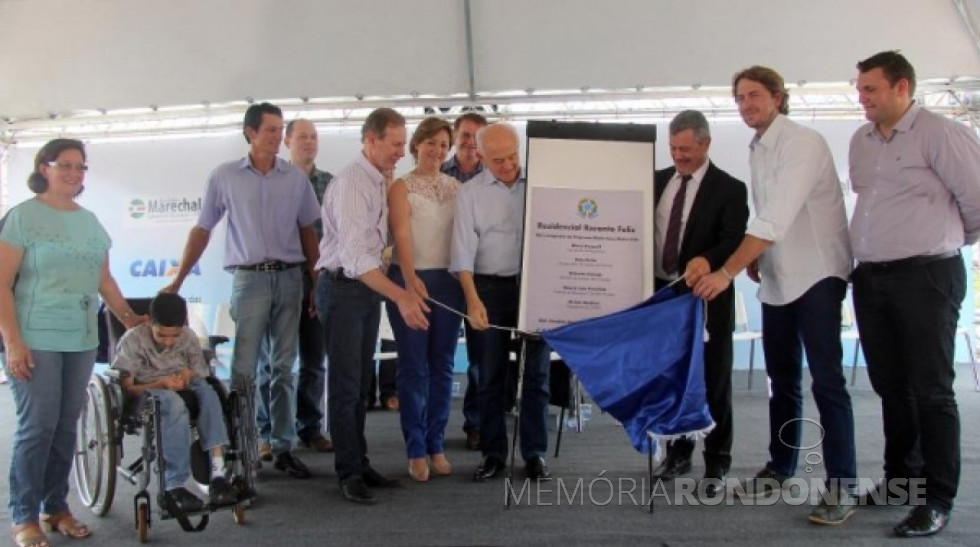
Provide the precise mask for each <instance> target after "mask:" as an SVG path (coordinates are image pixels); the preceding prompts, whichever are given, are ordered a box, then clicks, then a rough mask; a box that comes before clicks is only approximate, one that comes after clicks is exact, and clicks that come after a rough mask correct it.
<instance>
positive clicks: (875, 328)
mask: <svg viewBox="0 0 980 547" xmlns="http://www.w3.org/2000/svg"><path fill="white" fill-rule="evenodd" d="M853 278H854V311H855V316H856V319H857V324H858V329H859V332H860V334H861V345H862V347H863V348H864V356H865V358H866V359H867V363H868V376H869V377H870V379H871V386H872V387H873V388H874V390H875V393H877V394H878V395H879V396H880V397H881V410H882V418H883V421H884V427H885V476H886V477H887V478H889V479H891V478H915V477H924V478H925V479H926V483H925V484H926V487H925V488H926V503H927V504H929V505H933V506H936V507H938V508H941V509H945V510H949V509H951V508H952V506H953V498H955V497H956V490H957V486H958V485H959V480H960V416H959V410H958V408H957V406H956V394H955V392H954V391H953V378H954V371H953V358H954V351H955V348H956V345H955V340H956V324H957V322H958V321H959V316H960V303H961V302H962V301H963V297H964V294H965V292H966V272H965V270H964V267H963V260H962V258H960V257H959V256H956V257H952V258H947V259H944V260H939V261H936V262H932V263H929V264H923V265H909V266H907V267H896V268H888V269H880V270H879V269H873V268H871V267H869V266H859V267H858V268H857V270H855V272H854V276H853Z"/></svg>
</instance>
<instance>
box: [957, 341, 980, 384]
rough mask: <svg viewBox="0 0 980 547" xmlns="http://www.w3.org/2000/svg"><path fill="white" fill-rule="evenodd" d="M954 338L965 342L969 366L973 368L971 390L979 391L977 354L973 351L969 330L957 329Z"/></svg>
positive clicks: (979, 377) (979, 380)
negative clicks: (958, 337) (968, 354)
mask: <svg viewBox="0 0 980 547" xmlns="http://www.w3.org/2000/svg"><path fill="white" fill-rule="evenodd" d="M956 336H962V337H963V341H964V342H966V349H967V350H969V352H970V365H972V366H973V390H974V391H980V371H978V370H977V354H976V353H975V352H974V351H973V336H971V335H970V329H968V328H966V327H957V328H956Z"/></svg>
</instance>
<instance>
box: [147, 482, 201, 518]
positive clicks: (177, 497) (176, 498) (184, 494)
mask: <svg viewBox="0 0 980 547" xmlns="http://www.w3.org/2000/svg"><path fill="white" fill-rule="evenodd" d="M168 502H169V503H168ZM157 503H159V504H160V507H163V508H165V509H168V512H169V507H170V506H171V504H173V505H176V506H177V507H179V508H180V510H181V511H183V512H185V513H199V512H201V511H203V510H204V502H203V501H201V499H200V498H198V497H197V496H195V495H194V494H191V493H190V491H188V490H187V489H186V488H184V487H182V486H181V487H179V488H174V489H173V490H167V491H166V492H164V493H163V494H160V495H158V496H157Z"/></svg>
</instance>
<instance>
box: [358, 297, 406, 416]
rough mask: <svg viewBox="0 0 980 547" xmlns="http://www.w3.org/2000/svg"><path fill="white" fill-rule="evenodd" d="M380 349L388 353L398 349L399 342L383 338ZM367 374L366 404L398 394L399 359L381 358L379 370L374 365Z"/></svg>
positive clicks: (369, 404) (371, 404)
mask: <svg viewBox="0 0 980 547" xmlns="http://www.w3.org/2000/svg"><path fill="white" fill-rule="evenodd" d="M396 313H397V310H396ZM388 317H389V318H390V317H391V314H389V315H388ZM389 320H390V319H389ZM379 349H380V350H381V351H383V352H386V353H387V352H390V351H397V350H398V344H397V343H395V341H394V340H381V347H380V348H379ZM367 374H368V376H367V378H365V379H364V382H363V387H364V404H366V405H367V406H368V407H373V406H374V404H375V403H376V402H377V401H379V400H380V401H381V402H382V404H384V401H385V399H387V398H389V397H396V396H397V395H398V359H381V360H379V361H378V370H377V371H375V370H374V367H373V366H372V367H371V370H369V371H367Z"/></svg>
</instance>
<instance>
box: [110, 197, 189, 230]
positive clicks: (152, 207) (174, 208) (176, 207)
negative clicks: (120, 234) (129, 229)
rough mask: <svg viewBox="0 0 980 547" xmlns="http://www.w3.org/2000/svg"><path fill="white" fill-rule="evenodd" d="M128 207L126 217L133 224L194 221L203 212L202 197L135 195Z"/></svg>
mask: <svg viewBox="0 0 980 547" xmlns="http://www.w3.org/2000/svg"><path fill="white" fill-rule="evenodd" d="M127 208H128V215H127V217H126V219H127V221H129V223H131V224H146V223H154V224H160V223H175V222H176V223H186V222H194V221H195V220H197V216H198V214H200V212H201V198H199V197H194V198H191V197H135V198H132V199H130V200H129V202H128V203H127Z"/></svg>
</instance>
